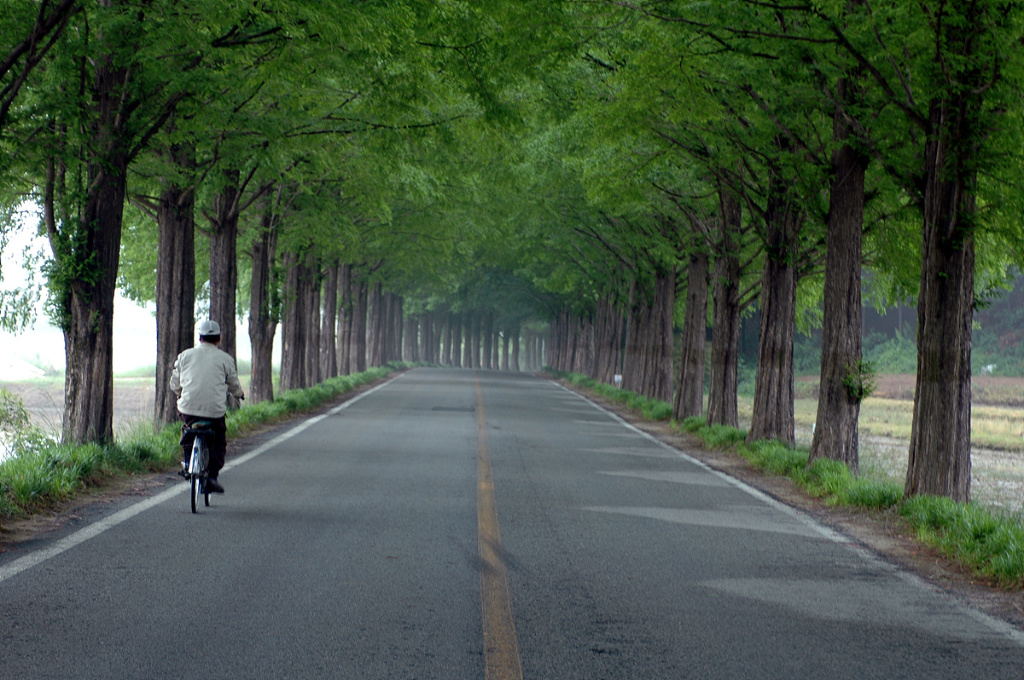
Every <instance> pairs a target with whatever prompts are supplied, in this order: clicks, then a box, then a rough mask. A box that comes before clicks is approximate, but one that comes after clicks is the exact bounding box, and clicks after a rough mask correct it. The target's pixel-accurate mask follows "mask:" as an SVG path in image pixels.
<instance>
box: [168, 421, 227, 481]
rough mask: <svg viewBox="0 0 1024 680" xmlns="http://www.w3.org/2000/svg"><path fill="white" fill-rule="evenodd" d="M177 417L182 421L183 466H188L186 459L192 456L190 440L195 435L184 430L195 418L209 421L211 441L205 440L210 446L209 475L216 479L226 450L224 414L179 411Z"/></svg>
mask: <svg viewBox="0 0 1024 680" xmlns="http://www.w3.org/2000/svg"><path fill="white" fill-rule="evenodd" d="M178 417H179V418H181V420H182V422H183V423H184V425H182V426H181V452H182V454H183V455H184V456H185V467H188V459H189V458H191V457H192V442H193V440H194V439H195V435H191V434H185V430H187V429H188V428H189V426H191V425H192V423H194V422H196V421H197V420H206V421H209V423H210V429H211V430H213V437H212V440H213V441H207V442H206V444H207V446H209V447H210V476H211V477H213V478H214V479H216V477H217V474H218V473H219V472H220V469H221V468H222V467H224V457H225V456H226V455H227V452H228V436H227V425H225V424H224V416H221V417H220V418H209V417H207V416H190V415H188V414H187V413H181V412H180V411H179V412H178ZM207 439H208V440H209V439H211V438H209V437H208V438H207Z"/></svg>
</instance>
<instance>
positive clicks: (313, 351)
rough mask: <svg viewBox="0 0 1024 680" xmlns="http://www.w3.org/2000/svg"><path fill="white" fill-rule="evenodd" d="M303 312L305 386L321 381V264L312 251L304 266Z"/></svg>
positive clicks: (307, 255)
mask: <svg viewBox="0 0 1024 680" xmlns="http://www.w3.org/2000/svg"><path fill="white" fill-rule="evenodd" d="M302 274H303V280H302V314H304V315H305V317H306V320H305V324H304V325H305V331H306V335H305V344H306V347H305V350H304V351H303V356H304V357H305V366H304V369H303V372H304V376H303V387H312V386H313V385H317V384H319V383H320V380H321V376H320V283H321V281H320V264H319V262H318V258H317V257H316V255H314V254H313V252H312V251H310V252H309V253H307V254H306V261H305V264H304V266H303V268H302Z"/></svg>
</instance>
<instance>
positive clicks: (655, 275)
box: [0, 0, 1024, 498]
mask: <svg viewBox="0 0 1024 680" xmlns="http://www.w3.org/2000/svg"><path fill="white" fill-rule="evenodd" d="M8 6H9V7H8V11H6V12H5V13H4V14H3V16H2V17H0V36H3V37H2V38H0V41H2V42H0V48H2V49H0V152H2V153H0V199H2V203H3V207H4V211H5V212H4V215H5V219H4V220H3V229H4V231H3V232H0V244H2V243H4V239H3V238H2V237H3V236H5V235H6V234H8V233H9V232H10V230H11V229H13V228H15V221H14V220H13V218H12V217H11V215H13V211H14V210H15V209H16V208H17V206H19V205H21V204H22V203H24V202H26V201H28V202H32V203H35V204H36V205H38V206H39V207H40V212H41V214H42V216H43V219H42V224H41V227H40V231H41V233H44V234H46V235H47V236H48V239H49V242H50V244H51V257H50V258H49V262H48V263H47V264H46V265H45V272H46V274H47V277H48V279H47V281H48V283H47V286H46V288H47V293H48V295H49V297H50V309H51V310H52V313H53V317H54V319H55V321H56V322H57V323H58V324H59V325H60V327H61V328H62V329H63V330H64V332H65V341H66V349H67V363H68V371H67V383H66V389H65V391H66V397H67V402H68V404H69V408H68V414H67V415H66V416H65V422H64V437H65V438H66V439H68V440H71V441H92V440H102V439H105V438H109V437H110V436H111V434H112V431H111V425H110V422H111V403H112V400H111V389H112V373H111V368H110V365H111V361H110V353H111V342H110V329H111V319H112V315H113V306H112V301H113V298H114V294H115V292H114V291H115V287H117V286H120V288H121V289H122V290H124V291H126V292H127V293H128V294H129V295H130V296H131V297H133V298H135V299H138V300H154V301H156V303H157V307H158V336H160V337H161V338H162V340H161V342H160V347H159V348H158V350H157V353H156V354H157V366H158V377H157V381H158V385H159V383H160V380H161V379H160V374H161V373H160V372H161V370H163V369H165V368H166V364H167V363H168V361H169V360H173V356H174V355H175V354H176V352H177V351H180V350H181V349H182V348H183V347H184V346H187V345H188V344H189V343H191V341H192V340H191V335H192V319H193V313H192V312H193V309H194V308H195V304H196V300H197V299H198V300H200V301H201V302H200V304H201V305H202V306H203V307H204V308H207V309H209V310H210V313H211V314H214V315H215V316H218V318H220V319H221V320H222V322H223V324H224V327H225V335H226V345H227V346H228V348H229V351H232V350H233V348H234V336H235V332H236V331H235V320H236V319H238V320H241V319H248V320H249V334H250V340H251V342H252V344H253V347H254V348H256V347H257V346H259V347H261V348H262V349H260V350H259V352H260V354H261V357H262V358H261V360H260V361H259V362H257V361H256V360H254V381H255V380H256V377H255V376H256V373H257V371H260V372H261V373H260V375H261V377H260V384H261V385H262V387H261V388H260V389H259V390H257V391H256V392H255V394H257V395H260V396H261V398H263V397H264V396H265V398H271V397H272V389H271V387H270V380H269V372H268V371H269V366H266V367H264V365H265V364H266V362H267V353H268V352H269V346H270V345H269V344H267V343H268V339H269V341H270V342H272V341H273V338H274V337H275V334H277V333H278V325H280V333H281V337H282V339H283V341H284V344H285V347H286V357H285V360H284V363H286V364H287V366H286V367H284V368H282V373H283V374H284V373H287V374H288V378H287V380H285V379H284V378H282V381H283V382H286V383H287V384H301V383H304V382H307V381H315V380H317V379H319V378H321V377H326V376H327V375H329V374H331V373H334V372H337V371H344V370H347V369H348V368H351V367H353V366H357V365H358V364H359V363H360V362H363V361H365V360H366V359H367V357H370V358H371V360H384V358H386V357H389V356H394V355H396V354H397V355H410V354H411V355H416V356H418V357H419V358H427V359H429V360H434V361H438V360H440V359H442V358H444V359H446V360H448V361H450V362H456V361H458V363H459V364H460V365H465V364H464V363H463V362H464V361H469V365H473V364H474V362H475V363H482V364H484V365H489V364H490V363H491V362H493V359H494V356H496V355H497V350H495V349H494V347H491V348H490V349H491V350H492V351H490V352H488V350H487V349H486V348H485V345H486V344H487V343H489V342H496V341H494V340H493V338H494V337H507V336H514V337H515V338H516V339H518V338H519V337H520V335H521V333H523V332H524V331H522V330H521V329H523V328H527V327H529V323H530V322H531V321H542V322H544V323H549V324H551V331H550V336H549V339H548V347H547V350H548V359H549V361H550V362H551V363H553V364H555V365H557V366H558V367H560V368H566V369H569V370H581V371H583V372H591V373H594V374H595V375H600V376H601V378H602V379H609V378H610V376H611V375H613V374H614V373H622V374H624V375H625V381H626V384H627V386H628V387H630V388H631V389H636V390H637V391H640V392H642V393H645V394H647V395H648V396H657V397H658V398H664V399H666V400H670V401H671V400H673V395H674V394H675V397H676V398H675V400H674V401H675V415H676V417H686V416H693V415H703V412H702V410H703V408H704V406H703V401H702V397H703V390H704V382H705V376H704V363H705V362H704V355H705V353H708V352H709V353H710V362H709V364H710V366H711V376H710V395H709V403H708V414H707V417H708V418H709V420H710V421H712V422H721V423H725V424H735V420H736V409H735V394H736V371H737V356H736V355H737V343H738V328H739V323H740V319H741V317H742V316H743V315H745V314H749V313H750V312H751V311H752V310H755V309H756V310H757V311H759V312H760V315H761V328H760V334H759V335H760V347H759V360H758V374H757V383H758V384H757V389H756V397H755V414H754V422H753V424H752V432H751V436H752V437H770V438H778V439H783V440H791V439H792V431H793V425H792V381H793V377H792V376H793V366H792V346H793V334H794V329H795V328H796V327H797V325H799V324H805V325H806V324H808V323H812V324H814V323H820V324H822V325H823V328H824V332H825V333H826V334H827V335H828V336H829V338H832V340H830V341H829V342H828V343H826V345H828V346H829V347H834V348H836V352H835V353H829V352H828V351H826V356H823V362H822V363H823V372H822V385H823V394H828V395H831V396H827V397H823V399H822V406H821V409H822V411H820V412H819V420H823V421H828V422H835V423H845V425H843V426H841V427H839V426H837V427H836V428H834V429H828V428H822V429H823V431H824V432H823V434H822V435H821V438H820V439H819V438H816V441H815V446H814V452H815V453H814V455H815V456H817V455H819V454H820V455H823V456H826V457H834V458H839V459H841V460H844V461H846V462H848V463H850V464H851V465H852V466H853V467H856V440H855V435H853V434H851V429H850V427H851V423H852V424H853V430H852V431H853V432H855V423H856V417H857V413H858V411H857V408H858V404H859V399H860V398H861V397H859V396H857V390H853V389H851V388H850V387H849V384H851V383H856V382H857V380H860V379H861V378H862V377H863V375H862V363H861V357H860V351H861V350H860V340H859V336H860V326H859V323H860V322H859V320H855V319H854V318H853V317H855V316H859V308H860V304H861V299H860V296H861V279H860V272H861V269H862V268H868V269H870V270H871V271H872V276H871V277H870V281H871V283H870V288H869V294H870V295H871V298H870V299H871V300H873V301H875V302H876V303H877V304H882V305H884V304H889V303H892V302H894V301H912V302H916V303H917V304H918V309H919V319H918V327H919V336H918V352H919V357H920V360H919V367H920V368H919V375H918V387H917V397H916V400H915V402H916V404H917V409H918V410H917V415H916V417H915V424H916V425H915V435H914V440H913V441H914V443H913V444H912V447H911V460H912V465H911V473H909V475H908V482H907V489H908V492H910V493H919V492H922V493H944V494H948V495H954V496H957V497H961V498H965V497H969V453H968V454H967V455H966V458H965V451H967V452H969V408H970V407H969V402H970V337H971V325H972V312H973V309H974V308H975V307H976V306H977V305H979V304H983V303H984V301H985V300H986V299H987V298H988V297H989V296H990V295H991V291H992V290H993V289H995V288H997V287H999V286H1000V285H1001V284H1003V283H1004V282H1005V281H1006V278H1007V272H1008V271H1010V268H1011V267H1013V266H1021V265H1022V264H1024V245H1022V244H1024V228H1022V221H1021V218H1020V215H1021V214H1022V211H1021V207H1022V206H1021V205H1020V202H1021V196H1022V195H1024V192H1021V190H1020V189H1021V187H1020V184H1021V167H1022V162H1021V161H1022V159H1021V153H1022V151H1021V149H1022V148H1024V146H1022V144H1021V133H1022V120H1024V107H1022V106H1021V101H1020V97H1019V92H1020V90H1021V87H1020V86H1021V85H1022V83H1021V80H1022V78H1024V70H1022V68H1024V61H1022V58H1021V57H1022V48H1021V46H1020V45H1021V41H1020V39H1021V33H1022V25H1024V24H1022V22H1024V12H1022V10H1021V8H1020V7H1018V5H1017V3H1007V2H1005V1H1002V0H971V1H969V2H951V1H949V0H922V2H917V3H911V4H907V3H901V2H882V3H867V2H864V1H863V0H842V1H841V2H840V1H835V2H787V3H781V2H772V1H768V2H765V1H763V0H758V1H756V2H755V1H754V0H727V1H723V2H715V3H690V2H671V1H670V2H666V1H664V0H652V1H646V0H635V1H632V2H612V1H608V2H604V1H600V0H599V1H597V2H587V3H581V2H574V1H571V0H559V1H551V0H543V1H541V0H531V1H528V2H522V1H514V0H501V1H497V2H490V3H477V2H470V1H469V0H462V1H455V2H445V3H421V2H415V1H413V0H407V1H399V2H390V1H389V2H364V3H350V2H344V1H341V0H330V1H326V2H312V1H311V0H287V1H284V2H275V3H272V4H266V3H262V4H261V3H256V4H253V3H251V2H250V3H237V2H220V1H214V0H187V1H185V2H182V1H181V0H175V1H171V0H147V1H146V2H143V3H125V2H121V1H120V0H102V1H88V0H11V1H10V2H8ZM31 295H32V293H31V291H20V292H10V291H6V292H4V294H3V296H2V297H0V305H2V307H0V321H2V322H3V323H4V324H5V326H8V327H17V326H18V325H23V324H24V323H26V322H27V321H28V317H27V315H26V313H25V310H26V309H27V308H28V303H29V302H30V301H31V299H32V298H31ZM855 312H857V313H855ZM368 314H369V316H367V315H368ZM844 315H845V317H846V318H844ZM709 322H710V325H711V326H712V344H711V347H710V348H705V346H704V339H705V336H706V327H707V325H708V324H709ZM366 324H369V326H367V325H366ZM373 324H378V326H374V325H373ZM675 330H678V331H682V340H681V343H680V344H681V345H682V348H683V350H682V355H681V358H680V359H679V365H678V366H676V365H674V364H673V361H674V358H673V357H674V356H675V353H674V351H673V333H674V331H675ZM395 333H397V334H398V335H399V336H401V335H403V334H404V335H405V346H404V347H399V346H398V345H400V344H401V343H402V340H392V339H390V336H391V335H392V334H395ZM488 338H492V339H491V340H489V339H488ZM951 339H952V340H951ZM366 343H369V344H368V345H367V344H366ZM389 343H390V344H389ZM473 343H476V344H478V345H479V347H477V348H476V349H475V350H474V351H473V352H468V351H467V352H463V353H462V354H463V356H459V354H460V353H459V349H462V346H463V345H464V344H465V345H467V346H468V345H470V344H473ZM474 346H475V345H474ZM442 348H443V349H442ZM512 351H514V350H513V349H506V350H505V352H506V355H507V354H508V353H509V352H512ZM515 351H517V350H515ZM254 353H255V350H254ZM442 354H443V355H444V356H443V357H442V356H441V355H442ZM470 354H473V355H474V356H470ZM485 356H486V359H484V357H485ZM353 362H355V363H354V364H353ZM257 363H258V364H259V365H260V368H259V369H257V366H256V364H257ZM826 367H827V368H826ZM158 389H159V388H158ZM830 390H831V391H830ZM684 393H685V394H686V395H688V396H687V397H686V398H685V399H683V398H682V397H681V395H683V394H684ZM158 401H159V400H158ZM167 408H171V409H172V408H173V407H172V406H166V405H165V406H163V407H162V406H160V405H159V404H158V408H157V410H158V414H157V420H158V421H159V420H160V419H161V418H166V417H167V416H166V414H167V411H166V409H167ZM161 409H164V410H163V411H161ZM161 413H162V414H163V415H161ZM943 414H955V415H954V416H948V415H943ZM933 421H941V422H942V423H946V424H947V425H948V427H947V426H946V425H942V426H940V425H934V426H933V425H931V424H930V423H932V422H933ZM816 437H817V435H816ZM851 442H852V444H851Z"/></svg>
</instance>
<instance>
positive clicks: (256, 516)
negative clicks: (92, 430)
mask: <svg viewBox="0 0 1024 680" xmlns="http://www.w3.org/2000/svg"><path fill="white" fill-rule="evenodd" d="M174 480H177V478H176V477H175V478H173V480H172V478H171V477H170V476H168V479H167V486H166V487H164V488H163V489H157V490H156V491H154V492H152V494H150V495H149V496H147V497H143V498H138V497H135V498H126V499H123V500H121V501H118V502H116V503H113V504H110V507H108V508H104V509H102V510H92V511H90V512H89V513H87V514H86V516H85V517H84V519H83V520H81V521H79V522H76V523H75V524H74V525H73V526H69V527H68V528H66V529H65V530H62V531H59V532H55V533H54V534H52V535H48V536H46V537H44V538H42V539H40V540H37V541H34V542H32V543H29V544H27V545H22V546H19V547H18V548H17V549H15V550H11V551H8V552H6V553H3V554H0V678H2V679H3V680H8V679H15V678H17V679H21V678H27V679H28V678H31V679H35V678H62V679H63V678H82V679H85V678H103V679H105V680H106V679H110V678H176V679H180V678H225V679H227V678H230V679H231V680H241V679H247V678H267V679H274V680H278V679H284V678H353V679H359V680H367V679H376V678H380V679H387V680H396V679H414V678H415V679H421V680H422V679H426V678H443V679H445V680H470V679H476V678H481V679H482V678H485V677H486V678H490V679H492V680H506V679H516V678H527V679H540V678H548V679H550V680H568V679H576V678H578V679H581V680H582V679H586V680H598V679H605V678H608V679H611V678H629V679H636V680H652V679H659V678H723V679H726V678H742V679H748V678H749V679H756V678H777V679H779V680H794V679H800V678H851V679H854V678H855V679H857V680H864V679H866V678H884V679H886V680H891V679H894V678H927V679H928V680H939V679H946V678H971V679H972V680H996V679H1000V678H1006V679H1013V680H1020V678H1022V677H1024V637H1022V636H1021V634H1020V633H1019V632H1017V631H1015V630H1014V629H1012V628H1010V627H1009V626H1007V625H1005V624H1002V623H1000V622H998V621H996V620H994V619H991V618H989V617H987V616H985V615H983V614H981V613H979V612H976V611H973V610H970V609H966V608H964V607H962V606H961V605H959V604H957V603H956V602H953V601H951V600H950V599H949V598H948V597H946V596H944V595H943V594H942V593H940V592H937V591H934V590H932V589H930V588H929V587H927V586H925V585H923V584H921V583H920V582H918V581H917V580H916V579H915V578H913V577H911V576H908V575H906V574H904V573H901V572H900V571H898V570H896V569H894V568H893V567H891V566H889V565H887V564H886V563H884V562H882V561H881V560H879V559H877V558H875V557H873V556H872V555H870V554H868V553H867V552H865V551H864V550H862V549H860V548H858V547H857V546H855V545H853V544H852V543H851V542H850V541H849V540H847V539H846V538H844V537H843V536H840V535H837V534H835V533H833V532H831V531H830V530H828V529H827V528H824V527H822V526H819V525H816V524H815V523H814V522H812V521H810V520H809V519H808V518H806V517H804V516H802V515H801V514H799V513H798V512H795V511H793V510H790V509H788V508H786V507H784V506H781V505H779V504H777V503H775V502H773V501H771V500H770V499H768V498H766V497H764V496H762V495H761V494H759V493H757V492H755V491H752V490H751V489H749V488H747V487H745V486H743V485H742V484H739V483H737V482H734V481H732V480H730V479H729V478H727V477H725V476H722V475H720V474H718V473H716V472H713V471H710V470H708V469H707V468H705V467H704V466H702V465H700V464H698V463H696V462H695V461H693V460H692V459H689V458H687V457H686V456H685V455H683V454H681V453H679V452H677V451H675V450H673V449H670V448H668V447H666V446H664V445H662V444H660V443H658V442H656V441H654V440H653V439H651V438H649V437H648V436H646V435H644V434H642V433H640V432H639V431H637V430H635V429H633V428H631V427H630V426H628V425H626V424H625V423H623V422H622V421H620V420H619V419H618V418H617V417H615V416H614V415H611V414H609V413H607V412H605V411H603V410H601V409H600V408H598V407H596V406H594V405H592V404H591V403H590V402H588V401H586V400H584V399H582V398H580V397H578V396H576V395H575V394H573V393H571V392H568V391H566V390H564V389H562V388H561V387H559V386H557V385H555V384H553V383H550V382H547V381H544V380H541V379H538V378H534V377H531V376H527V375H522V374H502V373H493V372H482V371H469V370H442V369H418V370H415V371H411V372H408V373H406V374H404V375H401V376H400V377H398V378H397V379H395V380H393V381H390V382H388V383H386V384H384V385H382V386H380V387H378V388H375V389H374V390H372V391H370V392H367V393H364V394H363V395H361V396H360V397H359V398H357V399H355V400H352V401H349V402H347V403H346V404H344V405H342V406H341V407H339V408H337V409H335V410H333V411H331V412H330V413H328V414H326V415H324V416H321V417H318V418H316V419H313V420H312V421H307V422H305V423H303V424H302V425H301V426H298V427H296V428H293V429H290V430H288V431H286V432H283V433H282V434H281V435H279V436H277V437H276V438H274V439H273V440H271V441H268V442H266V443H264V444H263V445H261V446H260V447H258V448H255V449H253V450H250V451H248V452H245V451H243V452H241V455H235V456H231V457H229V468H227V469H225V471H224V472H223V473H222V475H221V481H222V482H223V484H224V486H225V487H226V488H227V493H226V494H225V495H223V496H215V497H214V498H213V505H212V507H210V508H202V509H201V510H200V512H199V513H198V514H197V515H193V514H191V512H190V510H189V507H188V495H187V494H186V493H185V491H186V485H185V484H184V483H183V482H180V481H174Z"/></svg>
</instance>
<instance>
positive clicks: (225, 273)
mask: <svg viewBox="0 0 1024 680" xmlns="http://www.w3.org/2000/svg"><path fill="white" fill-rule="evenodd" d="M225 178H226V181H227V184H226V186H225V187H224V188H223V190H222V191H221V192H220V193H219V194H217V195H216V196H215V197H214V199H213V215H212V218H211V220H210V226H211V231H210V318H211V319H213V320H214V321H216V322H217V323H218V324H220V345H219V347H220V349H222V350H223V351H225V352H227V353H228V354H230V355H231V356H232V357H234V356H235V345H236V339H235V338H236V328H235V309H236V298H235V296H236V291H237V290H238V264H237V255H238V253H237V248H238V217H239V203H238V202H239V199H240V198H241V191H240V190H239V188H238V181H239V179H238V172H237V171H231V172H227V173H225Z"/></svg>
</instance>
